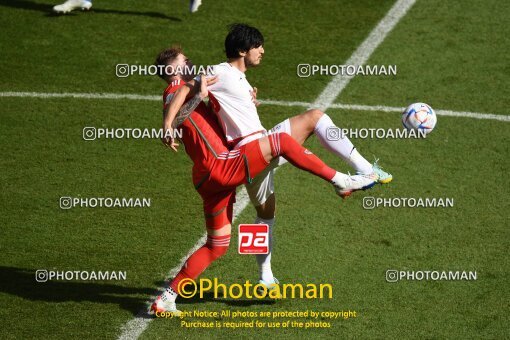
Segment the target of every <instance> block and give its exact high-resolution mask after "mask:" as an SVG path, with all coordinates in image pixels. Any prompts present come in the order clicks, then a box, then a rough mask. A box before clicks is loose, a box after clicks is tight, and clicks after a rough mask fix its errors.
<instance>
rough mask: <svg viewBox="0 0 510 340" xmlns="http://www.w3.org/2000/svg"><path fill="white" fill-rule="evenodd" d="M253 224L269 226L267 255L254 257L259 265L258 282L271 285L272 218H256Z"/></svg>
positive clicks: (272, 278) (272, 277)
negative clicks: (261, 281)
mask: <svg viewBox="0 0 510 340" xmlns="http://www.w3.org/2000/svg"><path fill="white" fill-rule="evenodd" d="M254 224H267V225H268V226H269V253H268V254H258V255H255V257H256V259H257V263H258V265H259V275H260V280H263V281H265V282H269V283H273V280H274V276H273V271H272V270H271V253H272V252H273V225H274V218H272V219H270V220H266V219H263V218H260V217H258V216H257V218H256V219H255V222H254Z"/></svg>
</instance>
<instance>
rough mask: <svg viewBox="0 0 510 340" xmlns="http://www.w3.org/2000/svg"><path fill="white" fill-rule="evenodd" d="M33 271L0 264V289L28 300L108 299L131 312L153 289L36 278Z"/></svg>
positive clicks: (99, 300)
mask: <svg viewBox="0 0 510 340" xmlns="http://www.w3.org/2000/svg"><path fill="white" fill-rule="evenodd" d="M35 272H36V270H34V269H23V268H12V267H3V266H0V277H1V278H2V280H0V292H2V293H6V294H11V295H15V296H19V297H21V298H24V299H27V300H30V301H47V302H67V301H75V302H82V301H88V302H97V303H111V304H117V305H119V307H121V308H122V309H125V310H127V311H129V312H134V313H135V314H136V312H138V311H139V310H141V309H143V308H144V307H145V306H146V300H147V296H150V295H152V294H153V293H154V289H153V288H130V287H122V286H119V285H115V284H112V283H108V282H107V283H105V281H47V282H37V281H36V280H35ZM137 295H138V296H137Z"/></svg>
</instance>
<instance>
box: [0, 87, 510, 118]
mask: <svg viewBox="0 0 510 340" xmlns="http://www.w3.org/2000/svg"><path fill="white" fill-rule="evenodd" d="M2 97H4V98H8V97H20V98H46V99H52V98H80V99H129V100H149V101H160V100H161V97H160V96H150V95H139V94H122V93H72V92H62V93H47V92H0V98H2ZM259 101H260V103H261V104H264V105H275V106H289V107H304V108H310V107H315V106H314V104H313V103H308V102H298V101H282V100H271V99H265V100H259ZM317 107H318V106H317ZM329 108H331V109H343V110H353V111H379V112H398V113H400V112H402V111H403V110H404V107H393V106H383V105H375V106H371V105H357V104H341V103H334V104H331V105H330V106H329ZM435 111H436V113H437V114H438V115H441V116H451V117H463V118H475V119H490V120H499V121H502V122H509V121H510V115H498V114H493V113H482V112H469V111H451V110H441V109H439V110H435Z"/></svg>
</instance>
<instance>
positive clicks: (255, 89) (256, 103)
mask: <svg viewBox="0 0 510 340" xmlns="http://www.w3.org/2000/svg"><path fill="white" fill-rule="evenodd" d="M257 91H258V90H257V88H256V87H254V88H253V91H251V92H250V93H251V100H252V102H253V104H255V106H259V105H260V102H259V101H258V100H257Z"/></svg>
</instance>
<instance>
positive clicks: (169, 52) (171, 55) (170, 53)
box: [154, 46, 183, 81]
mask: <svg viewBox="0 0 510 340" xmlns="http://www.w3.org/2000/svg"><path fill="white" fill-rule="evenodd" d="M179 54H183V53H182V48H181V47H180V46H172V47H169V48H166V49H164V50H163V51H161V52H159V54H158V56H157V57H156V61H155V62H154V65H156V66H160V65H161V66H167V65H169V64H171V63H172V61H174V60H175V58H177V56H178V55H179ZM158 76H159V77H160V78H161V79H163V80H165V81H167V80H168V79H167V78H168V76H169V75H168V74H166V72H165V70H164V68H163V67H159V68H158Z"/></svg>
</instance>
